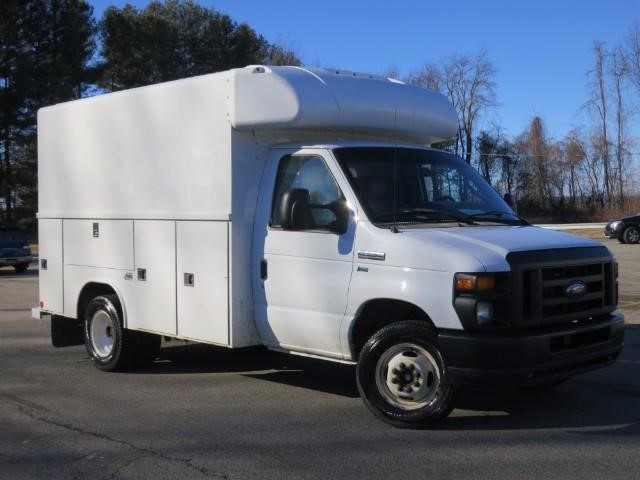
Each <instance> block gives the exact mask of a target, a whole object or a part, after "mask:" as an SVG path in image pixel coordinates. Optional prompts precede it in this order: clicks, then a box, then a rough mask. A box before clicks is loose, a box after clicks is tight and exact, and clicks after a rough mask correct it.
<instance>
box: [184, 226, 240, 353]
mask: <svg viewBox="0 0 640 480" xmlns="http://www.w3.org/2000/svg"><path fill="white" fill-rule="evenodd" d="M176 233H177V236H176V239H177V285H178V336H180V337H183V338H191V339H194V340H200V341H203V342H211V343H217V344H220V345H229V262H228V252H229V248H228V238H229V237H228V223H227V222H214V221H179V222H177V223H176Z"/></svg>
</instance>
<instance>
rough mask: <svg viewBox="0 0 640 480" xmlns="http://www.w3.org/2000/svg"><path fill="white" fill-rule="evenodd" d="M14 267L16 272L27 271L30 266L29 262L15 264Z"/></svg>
mask: <svg viewBox="0 0 640 480" xmlns="http://www.w3.org/2000/svg"><path fill="white" fill-rule="evenodd" d="M13 268H14V270H15V271H16V273H25V272H26V271H27V269H28V268H29V264H28V263H21V264H20V265H14V266H13Z"/></svg>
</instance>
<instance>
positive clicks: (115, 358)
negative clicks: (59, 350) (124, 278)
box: [84, 295, 136, 372]
mask: <svg viewBox="0 0 640 480" xmlns="http://www.w3.org/2000/svg"><path fill="white" fill-rule="evenodd" d="M84 343H85V347H86V349H87V353H88V354H89V356H90V357H91V359H92V360H93V363H94V365H95V366H96V367H97V368H99V369H100V370H103V371H105V372H111V371H118V370H126V369H127V368H129V367H130V366H132V365H133V361H134V347H135V343H136V332H131V331H129V330H126V329H125V328H124V325H123V322H122V307H121V306H120V301H119V300H118V296H117V295H101V296H98V297H95V298H94V299H92V300H91V301H90V302H89V304H88V305H87V308H86V310H85V315H84Z"/></svg>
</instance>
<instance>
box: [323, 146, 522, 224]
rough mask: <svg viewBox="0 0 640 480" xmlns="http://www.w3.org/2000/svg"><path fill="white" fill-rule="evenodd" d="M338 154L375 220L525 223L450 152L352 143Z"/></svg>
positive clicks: (350, 180)
mask: <svg viewBox="0 0 640 480" xmlns="http://www.w3.org/2000/svg"><path fill="white" fill-rule="evenodd" d="M334 154H335V156H336V158H337V159H338V162H339V163H340V166H341V167H342V169H343V170H344V172H345V173H346V175H347V177H348V179H349V182H350V183H351V186H352V188H353V190H354V191H355V193H356V195H357V196H358V199H359V201H360V204H361V205H362V207H363V208H364V210H365V213H366V215H367V217H368V218H369V220H371V221H372V222H373V223H375V224H389V223H398V224H403V223H404V224H411V223H442V222H458V223H460V222H462V223H465V224H475V223H478V222H485V221H491V222H497V223H509V224H514V223H516V224H519V223H521V220H520V219H519V218H518V216H517V215H516V214H515V213H514V212H513V211H512V210H511V208H510V207H509V206H508V205H507V204H506V202H505V201H504V200H502V198H500V196H499V195H498V193H497V192H496V191H495V190H494V189H493V188H492V187H491V186H490V185H489V184H488V183H487V182H486V180H485V179H484V178H483V177H482V176H480V174H479V173H478V172H476V171H475V170H474V169H473V168H471V167H470V166H469V165H467V164H466V163H465V162H464V161H463V160H462V159H460V158H458V157H456V156H454V155H451V154H449V153H445V152H440V151H435V150H421V149H414V148H392V147H366V148H362V147H357V148H350V147H349V148H338V149H336V150H334Z"/></svg>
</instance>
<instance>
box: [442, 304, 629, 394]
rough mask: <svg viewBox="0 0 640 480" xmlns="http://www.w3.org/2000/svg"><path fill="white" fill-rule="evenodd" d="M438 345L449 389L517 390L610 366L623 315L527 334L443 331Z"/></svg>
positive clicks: (619, 342) (621, 338)
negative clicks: (451, 385)
mask: <svg viewBox="0 0 640 480" xmlns="http://www.w3.org/2000/svg"><path fill="white" fill-rule="evenodd" d="M438 340H439V344H440V349H441V351H442V354H443V356H444V359H445V362H446V364H447V373H448V375H449V377H450V378H451V381H452V382H453V384H454V385H456V386H458V387H465V388H510V387H520V386H524V385H535V384H537V383H544V382H548V381H552V380H554V379H561V378H566V377H569V376H571V375H575V374H577V373H582V372H585V371H588V370H593V369H596V368H600V367H604V366H606V365H610V364H611V363H613V362H614V361H615V360H616V358H617V357H618V355H619V354H620V352H621V351H622V346H623V344H624V316H623V315H622V314H621V313H618V312H614V313H612V314H610V315H609V316H608V318H606V319H605V320H599V321H597V322H596V321H594V322H592V323H590V324H588V325H576V326H566V325H563V326H561V327H558V326H553V327H546V328H544V329H539V330H537V331H536V332H535V333H526V334H517V333H511V334H510V335H496V334H484V333H471V332H464V331H455V330H443V331H441V332H440V334H439V335H438Z"/></svg>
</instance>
